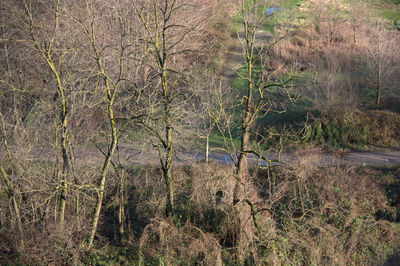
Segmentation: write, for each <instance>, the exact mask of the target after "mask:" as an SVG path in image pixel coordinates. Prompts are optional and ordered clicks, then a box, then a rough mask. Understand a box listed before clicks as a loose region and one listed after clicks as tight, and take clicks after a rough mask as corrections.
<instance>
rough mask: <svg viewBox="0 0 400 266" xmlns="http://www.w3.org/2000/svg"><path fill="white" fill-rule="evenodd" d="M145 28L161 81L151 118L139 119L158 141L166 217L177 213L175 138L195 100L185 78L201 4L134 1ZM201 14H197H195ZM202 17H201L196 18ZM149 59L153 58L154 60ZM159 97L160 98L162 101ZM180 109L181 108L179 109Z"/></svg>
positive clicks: (152, 94)
mask: <svg viewBox="0 0 400 266" xmlns="http://www.w3.org/2000/svg"><path fill="white" fill-rule="evenodd" d="M131 3H132V6H133V8H134V10H135V13H136V15H137V16H138V18H139V19H140V21H141V24H142V28H143V32H144V35H143V41H144V42H145V44H146V47H147V49H148V53H149V55H150V58H151V61H150V64H149V66H150V68H151V69H153V70H154V73H155V74H156V75H157V79H156V80H153V85H152V86H151V87H149V89H150V90H152V91H153V92H150V93H149V94H148V95H149V96H150V97H151V98H152V99H151V101H148V103H150V104H151V106H149V110H153V111H152V112H149V113H148V114H150V116H147V119H142V118H141V117H138V118H137V119H136V122H137V123H139V124H140V125H142V126H143V127H144V128H145V129H146V130H147V131H148V132H149V133H150V134H151V135H152V136H153V137H155V139H156V140H157V142H158V144H155V146H156V148H157V150H158V154H159V160H160V164H161V170H162V174H163V178H164V182H165V186H166V192H167V202H166V209H165V214H166V216H171V215H173V213H174V187H173V176H172V173H171V169H172V164H173V160H174V156H175V153H176V146H175V144H176V143H175V137H176V132H174V131H176V130H177V127H178V126H179V125H178V124H179V123H180V122H179V123H177V122H178V121H179V120H180V118H182V113H180V112H179V111H178V109H180V110H184V109H182V107H183V106H184V105H185V102H186V101H187V100H188V99H189V98H190V97H191V94H192V93H191V92H189V90H188V88H189V87H190V86H189V84H188V83H187V82H186V80H185V77H184V67H185V66H188V63H187V59H188V57H187V56H188V55H189V54H194V49H195V47H196V44H197V43H191V40H193V36H194V35H195V33H197V32H198V30H199V28H200V27H201V26H203V24H202V23H205V22H204V17H202V16H201V15H199V14H201V13H202V12H201V8H202V5H201V1H194V2H193V1H185V0H152V1H149V2H147V3H144V2H143V1H137V0H131ZM195 11H197V12H195ZM195 14H198V15H195ZM150 58H149V59H150ZM158 97H159V98H158ZM178 107H179V108H178Z"/></svg>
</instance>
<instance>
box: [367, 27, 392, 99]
mask: <svg viewBox="0 0 400 266" xmlns="http://www.w3.org/2000/svg"><path fill="white" fill-rule="evenodd" d="M369 36H370V38H369V43H368V46H367V48H366V49H367V63H368V65H369V70H370V73H371V74H372V76H373V77H374V78H373V80H374V83H375V85H376V98H375V104H376V105H379V104H380V101H381V94H382V89H383V88H384V87H385V84H388V83H389V82H388V81H389V80H388V79H389V78H390V77H391V75H392V73H393V71H394V70H395V68H394V67H393V65H394V64H395V62H396V57H398V53H397V50H398V48H399V47H398V44H397V43H396V40H397V39H396V38H397V37H396V33H391V32H388V31H387V30H386V29H385V26H384V24H383V22H378V23H377V27H376V29H371V32H370V35H369Z"/></svg>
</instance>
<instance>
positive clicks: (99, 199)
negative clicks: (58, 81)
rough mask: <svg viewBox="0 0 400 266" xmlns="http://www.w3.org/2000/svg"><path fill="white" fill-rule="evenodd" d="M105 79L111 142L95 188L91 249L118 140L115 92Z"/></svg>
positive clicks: (89, 246) (90, 237) (89, 245)
mask: <svg viewBox="0 0 400 266" xmlns="http://www.w3.org/2000/svg"><path fill="white" fill-rule="evenodd" d="M105 80H106V89H107V95H108V96H109V99H110V100H109V103H108V117H109V122H110V131H111V144H110V146H109V148H108V152H107V155H106V158H105V160H104V163H103V167H102V169H101V174H100V183H99V186H98V188H97V203H96V208H95V212H94V214H93V219H92V228H91V230H90V236H89V244H88V249H91V248H92V247H93V240H94V236H95V234H96V231H97V225H98V222H99V217H100V211H101V205H102V204H103V197H104V189H105V184H106V179H107V173H108V169H109V167H110V164H111V159H112V156H113V155H114V152H115V149H116V147H117V141H118V135H117V126H116V124H115V119H114V110H113V100H114V95H115V94H113V96H112V93H111V89H110V87H109V86H110V85H109V84H108V79H107V78H106V79H105Z"/></svg>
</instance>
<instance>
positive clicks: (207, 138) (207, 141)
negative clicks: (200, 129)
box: [205, 135, 210, 164]
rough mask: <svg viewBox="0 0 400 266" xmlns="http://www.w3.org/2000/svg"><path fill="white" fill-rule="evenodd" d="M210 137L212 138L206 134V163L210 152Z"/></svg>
mask: <svg viewBox="0 0 400 266" xmlns="http://www.w3.org/2000/svg"><path fill="white" fill-rule="evenodd" d="M209 139H210V136H209V135H207V136H206V155H205V156H206V158H205V159H206V164H208V153H209Z"/></svg>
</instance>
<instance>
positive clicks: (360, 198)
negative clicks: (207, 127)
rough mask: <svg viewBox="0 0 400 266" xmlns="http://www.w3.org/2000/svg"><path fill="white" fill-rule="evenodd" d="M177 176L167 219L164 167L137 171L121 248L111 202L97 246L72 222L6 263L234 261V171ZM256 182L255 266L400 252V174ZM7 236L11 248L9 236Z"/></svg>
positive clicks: (300, 172)
mask: <svg viewBox="0 0 400 266" xmlns="http://www.w3.org/2000/svg"><path fill="white" fill-rule="evenodd" d="M174 174H175V177H176V180H175V181H176V190H175V193H176V206H177V212H176V215H175V216H174V217H172V218H169V219H165V218H163V217H164V215H163V208H162V206H163V205H164V204H165V202H164V198H165V197H164V190H163V183H162V181H161V180H160V179H159V178H158V176H159V173H158V170H157V169H152V168H142V169H132V170H130V171H129V174H128V177H127V184H126V186H127V188H128V189H127V191H129V192H128V197H127V202H126V205H125V208H126V211H127V220H126V223H127V225H128V226H127V228H128V230H127V233H126V235H125V236H124V239H125V240H124V241H123V242H121V241H120V239H121V238H120V237H121V236H119V235H118V233H117V225H116V224H117V223H116V222H115V220H116V215H117V203H116V202H115V201H114V199H113V198H112V197H109V198H108V199H107V201H106V202H105V208H106V210H105V214H104V216H103V217H104V218H103V219H102V224H101V230H100V231H99V234H98V238H97V240H96V248H95V249H92V250H91V251H86V249H85V247H84V246H79V244H78V243H80V241H81V240H82V237H83V236H82V235H80V233H79V230H78V227H77V224H76V222H75V221H73V220H70V221H69V222H68V224H67V225H66V227H67V228H68V230H66V231H65V232H63V233H61V232H59V231H57V230H54V231H52V230H47V231H46V234H43V233H39V232H38V231H36V230H35V228H32V232H31V236H30V238H29V239H27V242H28V243H29V245H27V248H26V250H25V252H24V253H21V254H18V253H17V252H15V250H14V251H13V250H9V251H8V253H4V252H5V250H4V249H2V256H1V257H2V258H3V259H2V263H5V264H15V263H21V264H26V263H29V264H31V265H36V264H37V265H41V264H49V263H53V264H65V263H66V264H78V265H83V264H84V265H89V264H90V265H123V264H132V265H133V264H135V265H136V264H139V263H142V264H143V263H144V264H145V265H160V264H169V265H199V264H202V265H212V264H213V265H221V264H225V265H232V264H234V263H235V261H236V258H235V252H234V250H235V249H234V248H233V246H232V243H234V238H235V235H234V232H235V230H234V228H235V226H236V224H235V221H236V219H235V218H236V217H235V215H234V212H233V210H232V205H231V204H230V202H231V200H232V189H233V185H234V174H233V173H232V172H231V169H230V168H229V167H228V166H221V165H216V164H211V165H208V166H207V165H204V164H195V165H188V166H184V167H181V168H179V169H176V170H175V172H174ZM251 175H252V177H253V178H252V179H253V186H252V187H251V188H249V190H251V191H252V193H251V195H252V197H251V202H252V208H253V221H252V222H254V223H255V225H256V230H257V239H256V241H254V243H253V244H252V245H250V246H248V248H247V252H246V254H247V257H246V261H247V263H248V264H255V265H265V264H275V265H276V264H277V265H279V264H307V265H309V264H314V265H322V264H323V265H344V264H383V263H384V262H385V261H387V260H388V259H389V258H390V257H391V256H394V255H396V254H397V253H398V252H399V247H400V241H399V240H400V227H399V222H400V194H399V192H400V190H399V186H400V170H399V169H398V168H391V169H372V168H356V167H350V168H343V167H326V168H317V167H313V166H312V158H309V159H307V160H306V161H305V163H304V164H301V165H299V166H298V167H297V168H296V169H285V168H275V169H273V170H270V171H267V170H256V169H252V170H251ZM378 177H379V178H378ZM107 189H109V191H115V189H116V188H114V187H113V185H109V187H108V188H107ZM0 234H1V237H2V239H3V240H4V241H9V245H10V246H13V237H12V236H11V235H10V234H9V233H8V232H5V231H4V230H0ZM2 246H3V247H4V243H3V245H2Z"/></svg>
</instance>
